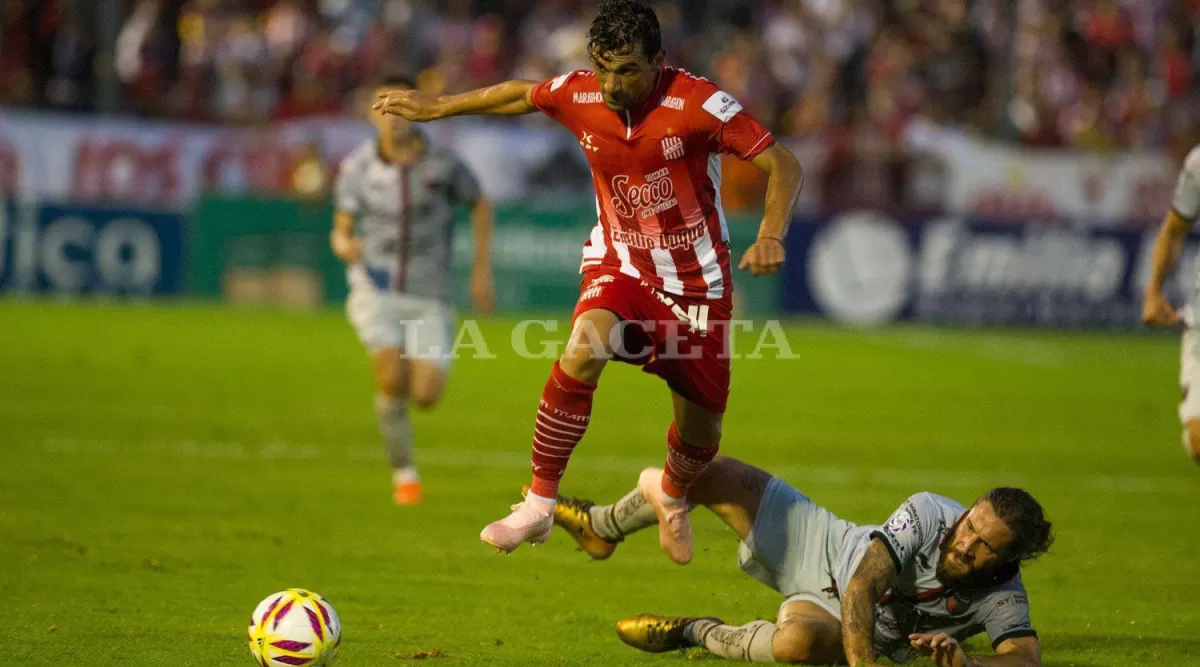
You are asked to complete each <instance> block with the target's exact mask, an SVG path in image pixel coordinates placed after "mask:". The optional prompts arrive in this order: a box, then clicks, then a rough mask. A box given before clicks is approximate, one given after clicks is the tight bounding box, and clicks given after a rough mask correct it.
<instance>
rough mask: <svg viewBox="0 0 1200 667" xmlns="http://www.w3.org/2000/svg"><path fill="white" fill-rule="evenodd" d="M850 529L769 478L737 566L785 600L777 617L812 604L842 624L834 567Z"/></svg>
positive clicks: (794, 491) (783, 483) (845, 524)
mask: <svg viewBox="0 0 1200 667" xmlns="http://www.w3.org/2000/svg"><path fill="white" fill-rule="evenodd" d="M853 527H854V524H852V523H850V522H848V521H843V520H842V519H839V518H837V517H836V516H834V515H833V513H832V512H830V511H829V510H827V509H825V508H824V507H821V506H820V505H818V504H816V503H814V502H813V501H812V500H809V498H808V496H806V495H804V494H803V493H800V492H799V491H797V490H796V489H794V488H792V487H791V486H789V485H788V484H787V482H784V481H783V480H781V479H779V478H778V477H773V478H771V481H770V482H769V483H768V484H767V488H766V489H765V490H764V491H763V495H762V499H761V500H759V503H758V515H757V516H756V517H755V518H754V526H753V527H752V528H751V529H750V534H749V535H747V536H746V539H745V540H744V541H743V542H742V543H741V544H740V545H738V567H740V568H741V569H742V571H743V572H745V573H746V574H748V575H750V576H751V577H754V578H755V579H758V580H759V581H761V582H762V583H764V584H766V585H767V586H770V587H771V588H773V589H775V590H777V591H779V592H780V593H782V594H783V596H784V597H785V598H787V599H785V600H784V601H783V604H782V605H780V607H779V611H780V612H781V613H782V612H783V608H784V607H786V606H787V605H788V603H790V602H798V601H802V602H812V603H814V604H816V605H817V606H818V607H821V608H822V609H824V610H825V611H827V612H829V613H830V614H831V615H832V616H833V617H834V618H836V619H838V620H841V618H842V605H841V602H840V600H839V599H838V594H837V586H836V584H835V583H834V578H833V568H834V564H835V563H836V562H837V559H838V554H839V553H841V548H842V539H843V538H845V536H846V533H847V532H848V531H849V530H850V529H851V528H853Z"/></svg>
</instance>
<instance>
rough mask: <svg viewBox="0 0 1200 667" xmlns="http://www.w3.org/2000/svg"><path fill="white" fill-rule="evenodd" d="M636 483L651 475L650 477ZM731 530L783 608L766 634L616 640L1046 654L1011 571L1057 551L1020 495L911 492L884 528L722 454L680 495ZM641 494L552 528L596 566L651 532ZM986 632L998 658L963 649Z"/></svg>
mask: <svg viewBox="0 0 1200 667" xmlns="http://www.w3.org/2000/svg"><path fill="white" fill-rule="evenodd" d="M642 474H643V475H657V474H661V473H660V471H657V470H654V469H649V470H647V471H644V472H643V473H642ZM688 501H689V504H690V505H691V506H692V507H695V506H698V505H704V506H705V507H708V508H709V509H710V510H712V511H713V512H714V513H715V514H716V515H717V516H719V517H720V518H721V519H722V520H723V521H724V522H725V523H726V524H728V525H729V527H730V528H732V529H733V530H734V532H736V533H737V535H738V537H739V538H741V540H742V542H741V545H740V547H739V549H738V565H739V566H740V567H741V568H742V570H743V571H745V572H746V573H747V574H749V575H750V576H752V577H754V578H755V579H758V580H759V581H761V582H763V583H764V584H766V585H767V586H770V587H771V588H773V589H775V590H777V591H779V592H780V593H782V594H783V596H784V597H785V600H784V602H783V604H782V606H781V607H780V609H779V617H778V620H777V621H776V622H775V623H771V622H768V621H755V622H752V623H749V624H746V625H742V626H730V625H726V624H724V623H723V622H722V621H720V620H718V619H715V618H703V617H674V616H656V615H652V614H640V615H638V616H632V617H629V618H626V619H624V620H622V621H621V622H619V623H618V624H617V634H618V636H620V638H621V640H622V641H624V642H625V643H627V644H629V645H631V646H634V647H636V648H639V649H641V650H643V651H649V652H652V653H659V652H663V651H670V650H674V649H679V648H683V647H687V646H702V647H705V648H707V649H708V650H709V651H711V652H712V653H714V654H716V655H719V656H722V657H725V658H729V659H731V660H749V661H754V662H788V663H797V664H811V665H827V664H833V663H846V662H848V663H849V664H851V665H872V666H873V665H875V660H876V657H877V656H886V657H888V658H890V659H892V660H895V661H896V662H908V661H910V660H913V659H914V658H916V657H917V656H918V655H925V656H928V657H929V658H931V659H932V660H933V661H934V663H935V664H937V665H939V666H940V667H974V666H980V667H983V666H985V665H986V666H990V667H995V666H1001V667H1037V666H1038V665H1040V664H1041V649H1040V647H1039V644H1038V639H1037V633H1036V632H1035V631H1034V629H1033V625H1032V622H1031V620H1030V615H1029V598H1028V596H1027V595H1026V592H1025V587H1024V586H1023V585H1022V584H1021V575H1020V564H1021V563H1022V562H1024V561H1027V560H1030V559H1032V558H1035V557H1037V556H1038V555H1040V554H1042V553H1044V552H1045V551H1046V550H1047V549H1048V548H1049V546H1050V543H1051V542H1052V541H1053V537H1052V534H1051V526H1050V523H1049V522H1048V521H1046V519H1045V517H1044V515H1043V512H1042V508H1041V506H1040V505H1039V504H1038V503H1037V501H1035V500H1034V499H1033V497H1031V496H1030V495H1029V494H1028V493H1026V492H1024V491H1022V490H1020V489H1012V488H998V489H992V490H991V491H989V492H987V493H986V494H985V495H984V496H983V497H982V498H980V499H979V500H978V501H976V502H975V503H974V504H973V505H972V506H971V507H970V508H966V507H963V506H962V505H960V504H958V503H956V502H954V501H953V500H950V499H949V498H944V497H942V496H937V495H934V494H932V493H918V494H916V495H914V496H911V497H909V498H908V499H907V500H905V501H904V503H903V504H902V505H900V507H899V509H897V510H896V511H895V512H894V513H893V514H892V515H891V517H890V518H889V519H888V520H887V521H886V522H884V523H883V524H882V525H868V526H858V525H855V524H853V523H851V522H849V521H845V520H842V519H839V518H838V517H836V516H834V515H833V514H832V513H831V512H829V511H828V510H826V509H824V508H822V507H820V506H819V505H817V504H816V503H814V502H813V501H811V500H809V499H808V498H807V497H806V496H804V495H803V494H802V493H800V492H799V491H797V490H795V489H793V488H792V487H790V486H788V485H787V483H785V482H784V481H783V480H781V479H779V478H778V477H773V476H772V475H770V474H769V473H767V472H765V471H763V470H760V469H759V468H756V467H754V466H751V465H749V464H746V463H743V462H741V461H738V460H736V459H731V458H724V457H718V458H717V459H716V460H715V461H714V462H713V464H712V465H710V466H709V468H708V470H707V471H705V473H704V475H703V476H702V477H701V478H700V479H699V481H698V482H697V483H696V485H695V486H694V487H692V490H691V493H690V494H689V496H688ZM656 521H657V520H656V515H655V513H654V510H653V509H652V508H650V507H649V506H648V505H647V503H646V500H645V498H643V497H642V494H641V492H640V491H639V490H638V488H634V490H633V491H631V492H630V493H629V494H627V495H626V496H625V497H624V498H622V499H621V500H619V501H618V502H617V503H615V504H613V505H605V506H597V505H593V504H592V503H590V502H587V501H581V500H577V499H574V498H559V501H558V506H557V508H556V510H555V523H556V524H557V525H559V526H560V527H562V528H564V529H566V530H567V531H568V532H569V533H570V534H571V535H572V537H574V538H575V540H576V541H577V542H578V543H579V545H580V547H582V549H583V550H584V551H585V552H587V553H588V554H589V555H590V556H591V557H592V558H595V559H604V558H607V557H609V556H610V555H611V554H612V552H613V550H614V549H616V546H617V544H618V543H619V542H620V541H621V540H622V539H624V537H625V536H626V535H629V534H630V533H632V532H634V531H637V530H641V529H643V528H646V527H647V526H652V525H654V524H655V523H656ZM981 632H984V633H987V635H988V637H989V639H990V640H991V645H992V648H993V649H994V655H989V656H974V655H968V654H967V653H966V651H964V650H963V648H962V646H961V645H960V642H962V641H964V640H966V639H967V638H968V637H971V636H973V635H976V634H979V633H981Z"/></svg>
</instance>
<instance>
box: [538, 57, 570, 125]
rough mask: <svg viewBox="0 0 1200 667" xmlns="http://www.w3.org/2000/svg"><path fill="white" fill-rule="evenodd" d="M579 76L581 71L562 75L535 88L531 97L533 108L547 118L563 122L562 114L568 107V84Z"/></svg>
mask: <svg viewBox="0 0 1200 667" xmlns="http://www.w3.org/2000/svg"><path fill="white" fill-rule="evenodd" d="M578 74H579V70H576V71H574V72H567V73H566V74H560V75H558V76H556V77H554V78H553V79H547V80H546V81H543V82H541V83H539V84H538V85H536V86H534V88H533V92H532V93H531V94H530V95H529V99H530V101H532V102H533V106H535V107H537V110H538V111H541V112H542V113H544V114H546V115H547V116H549V117H551V118H553V119H555V120H557V121H559V122H562V113H563V111H564V110H565V109H566V106H567V95H568V94H569V93H568V91H567V89H568V88H569V87H570V86H569V85H568V83H569V82H570V81H571V79H572V78H574V77H575V76H576V75H578Z"/></svg>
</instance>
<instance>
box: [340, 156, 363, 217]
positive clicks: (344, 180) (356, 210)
mask: <svg viewBox="0 0 1200 667" xmlns="http://www.w3.org/2000/svg"><path fill="white" fill-rule="evenodd" d="M357 158H358V156H357V152H356V153H351V154H350V155H348V156H346V158H345V159H344V160H342V163H341V167H339V169H338V176H337V182H336V183H335V184H334V186H333V199H334V207H335V208H336V210H337V211H338V212H339V213H349V214H350V215H359V214H361V213H362V210H363V203H362V202H363V194H362V193H363V187H362V185H363V183H362V181H363V168H362V160H359V159H357Z"/></svg>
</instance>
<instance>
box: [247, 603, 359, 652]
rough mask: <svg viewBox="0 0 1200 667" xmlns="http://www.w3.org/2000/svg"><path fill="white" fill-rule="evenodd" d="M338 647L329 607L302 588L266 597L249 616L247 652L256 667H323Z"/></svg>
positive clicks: (338, 631) (338, 627)
mask: <svg viewBox="0 0 1200 667" xmlns="http://www.w3.org/2000/svg"><path fill="white" fill-rule="evenodd" d="M341 645H342V623H341V621H339V620H338V617H337V613H336V612H334V611H333V605H331V604H329V603H328V602H327V601H326V600H325V598H323V597H321V596H320V595H317V594H316V593H313V592H312V591H306V590H304V589H303V588H289V589H287V590H286V591H283V592H281V593H272V594H271V595H268V596H267V598H266V599H265V600H263V601H262V602H260V603H258V607H257V608H255V610H254V615H252V616H251V617H250V652H251V653H253V654H254V659H255V660H256V661H257V664H258V665H259V666H260V667H327V665H332V664H333V660H334V658H336V657H337V652H338V647H339V646H341Z"/></svg>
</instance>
